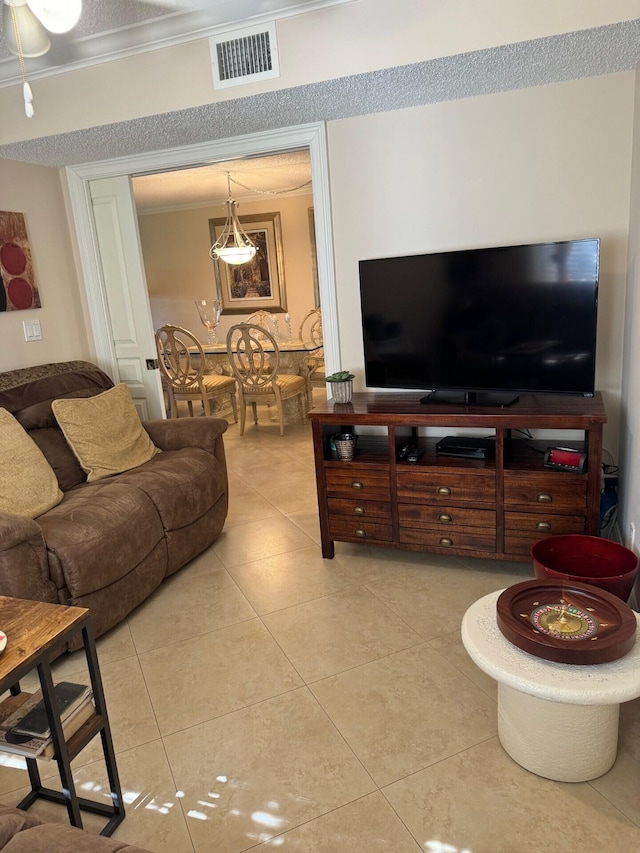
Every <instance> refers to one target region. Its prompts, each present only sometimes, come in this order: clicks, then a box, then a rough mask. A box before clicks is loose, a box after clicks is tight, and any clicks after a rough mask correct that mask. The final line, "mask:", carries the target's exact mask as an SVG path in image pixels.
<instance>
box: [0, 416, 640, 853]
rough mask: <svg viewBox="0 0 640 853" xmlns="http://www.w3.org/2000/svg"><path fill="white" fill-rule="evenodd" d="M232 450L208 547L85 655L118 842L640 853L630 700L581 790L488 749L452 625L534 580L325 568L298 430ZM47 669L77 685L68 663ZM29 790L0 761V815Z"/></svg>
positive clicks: (487, 725)
mask: <svg viewBox="0 0 640 853" xmlns="http://www.w3.org/2000/svg"><path fill="white" fill-rule="evenodd" d="M226 450H227V461H228V466H229V482H230V510H229V517H228V523H227V525H226V527H225V530H224V532H223V534H222V536H221V537H220V539H219V540H218V542H216V543H215V545H214V546H213V547H212V548H211V549H210V550H209V552H208V553H206V554H203V555H201V556H200V557H198V558H197V559H196V560H194V561H193V562H192V563H191V564H190V565H189V566H187V567H186V568H184V569H183V570H182V571H180V572H179V573H178V574H176V575H175V576H173V577H172V578H171V579H169V580H168V581H167V582H165V583H164V584H163V585H162V586H161V587H160V589H158V590H157V592H156V593H155V594H154V595H153V596H152V598H150V599H149V600H148V601H147V602H146V603H145V604H144V605H143V606H141V607H140V608H138V610H137V611H136V612H135V613H133V614H132V615H131V616H130V618H129V619H128V620H127V622H126V623H124V624H123V625H120V626H119V627H118V628H116V629H114V630H113V631H112V632H111V633H110V634H108V635H107V636H105V637H103V638H101V639H100V640H99V641H98V653H99V656H100V661H101V665H102V672H103V677H104V683H105V690H106V695H107V702H108V706H109V710H110V717H111V721H112V728H113V736H114V744H115V748H116V751H117V755H118V765H119V770H120V775H121V780H122V786H123V790H124V792H125V800H126V806H127V817H126V820H125V821H124V823H123V824H122V825H121V826H120V827H119V828H118V829H117V831H116V834H115V837H116V838H117V839H118V840H120V841H123V842H126V841H128V842H131V843H134V844H138V845H140V846H142V847H144V848H146V849H148V850H150V851H155V853H241V851H244V850H249V849H258V848H263V849H265V851H266V850H267V849H268V850H272V849H275V848H277V849H280V850H283V851H288V853H343V851H349V853H352V852H353V853H383V851H384V853H386V851H389V853H411V851H413V853H417V851H421V850H422V851H426V852H427V853H521V851H531V853H533V851H536V853H537V851H539V850H546V849H562V850H566V849H571V850H580V851H581V853H608V851H610V850H625V851H632V850H640V806H639V805H638V804H639V803H640V700H639V701H636V702H631V703H627V704H626V705H624V706H623V708H622V714H621V723H620V750H619V757H618V760H617V762H616V764H615V766H614V767H613V769H612V770H611V771H610V772H609V773H607V774H606V775H605V776H603V777H602V778H601V779H597V780H594V781H593V782H590V783H582V784H573V785H572V784H561V783H555V782H551V781H549V780H546V779H541V778H539V777H537V776H534V775H532V774H530V773H528V772H527V771H525V770H523V769H522V768H521V767H519V766H518V765H517V764H515V763H514V762H513V761H512V760H511V759H510V758H509V757H508V756H507V755H506V754H505V753H504V751H503V750H502V747H501V746H500V744H499V741H498V738H497V735H496V705H495V695H496V691H495V684H494V682H493V681H492V680H491V679H490V678H488V677H487V676H486V675H484V674H483V673H482V672H480V670H478V669H477V668H476V667H475V665H474V664H473V663H472V661H471V660H470V659H469V657H468V655H467V654H466V652H465V650H464V648H463V646H462V643H461V641H460V632H459V628H460V620H461V618H462V615H463V613H464V612H465V610H466V608H467V607H468V606H469V605H470V604H471V603H472V602H473V601H475V600H476V599H477V598H479V597H481V596H483V595H485V594H486V593H488V592H490V591H492V590H495V589H500V588H502V587H504V586H508V585H509V584H511V583H515V582H517V581H520V580H523V579H526V578H529V577H531V576H532V571H531V568H530V566H529V565H528V564H520V563H518V564H509V563H501V562H498V561H491V560H472V559H465V560H462V559H457V558H453V557H443V556H438V555H429V554H416V553H409V552H406V553H403V552H397V551H393V550H381V549H375V548H371V547H366V546H363V547H358V546H355V545H347V544H340V543H338V545H337V546H336V557H335V558H334V559H333V560H330V561H329V560H323V559H322V556H321V553H320V548H319V544H318V543H319V541H320V540H319V529H318V520H317V511H316V506H315V497H314V495H315V474H314V469H313V456H312V453H311V430H310V427H309V426H308V425H307V424H304V425H302V424H301V425H298V426H289V427H287V430H286V434H285V436H284V437H280V435H279V433H278V427H277V425H276V424H271V423H270V422H269V421H268V419H267V418H261V421H260V425H259V427H258V428H255V427H254V426H253V425H252V424H250V425H248V426H247V431H246V434H245V436H244V437H242V438H240V436H239V434H238V427H237V425H231V426H230V427H229V430H228V432H227V434H226ZM56 669H57V676H58V677H62V676H64V677H65V678H69V677H76V678H83V677H86V675H85V673H84V669H85V667H83V665H82V660H81V658H80V657H79V656H78V655H71V656H68V657H66V658H64V659H63V660H61V661H59V662H58V664H57V666H56ZM75 765H76V766H75V772H76V780H77V784H78V786H79V788H80V789H81V792H82V794H83V795H84V796H91V797H94V798H98V799H100V798H103V797H105V796H106V793H107V792H106V788H107V782H106V777H105V773H104V768H103V765H102V762H101V760H100V750H99V748H98V746H97V745H96V744H94V745H92V746H91V747H90V748H89V749H87V750H85V751H84V753H82V755H81V756H79V758H78V759H77V760H76V762H75ZM54 771H55V765H51V764H44V763H43V765H42V774H43V777H45V778H46V777H51V776H52V773H53V772H54ZM50 782H51V784H53V782H54V779H53V778H51V779H50ZM27 784H28V783H27V777H26V772H25V770H24V767H23V766H22V764H21V762H20V760H19V759H17V760H16V759H15V758H13V757H11V756H7V755H3V754H2V753H0V795H1V796H0V800H1V801H2V802H5V803H7V804H15V803H17V802H18V801H19V799H20V798H21V796H22V795H23V793H24V791H25V788H26V786H27ZM34 810H36V811H37V812H38V813H39V814H41V815H42V816H45V817H46V818H47V819H51V820H58V821H64V820H65V814H64V810H62V809H61V808H60V807H58V806H56V805H53V804H48V803H37V804H36V805H35V806H34ZM86 823H87V826H88V828H89V829H90V830H92V831H99V828H100V826H101V821H100V820H98V819H96V818H95V817H89V818H88V819H87V821H86Z"/></svg>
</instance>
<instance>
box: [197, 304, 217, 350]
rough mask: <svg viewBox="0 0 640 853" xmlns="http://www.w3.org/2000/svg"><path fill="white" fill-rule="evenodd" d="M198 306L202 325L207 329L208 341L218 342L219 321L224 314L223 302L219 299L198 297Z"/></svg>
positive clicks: (210, 342) (209, 342) (211, 342)
mask: <svg viewBox="0 0 640 853" xmlns="http://www.w3.org/2000/svg"><path fill="white" fill-rule="evenodd" d="M195 302H196V308H197V309H198V314H199V315H200V320H201V322H202V325H203V326H205V327H206V329H207V343H208V344H217V343H218V333H217V331H216V330H217V328H218V323H219V322H220V314H222V302H221V301H220V300H219V299H196V301H195Z"/></svg>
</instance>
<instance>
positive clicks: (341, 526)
mask: <svg viewBox="0 0 640 853" xmlns="http://www.w3.org/2000/svg"><path fill="white" fill-rule="evenodd" d="M329 535H330V536H331V537H332V538H333V539H344V538H345V537H347V538H349V539H362V540H365V539H374V540H376V541H378V542H391V540H392V539H393V528H392V527H391V524H384V523H383V522H382V520H380V521H375V520H371V519H367V518H352V517H351V516H348V515H330V516H329Z"/></svg>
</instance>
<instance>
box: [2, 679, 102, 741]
mask: <svg viewBox="0 0 640 853" xmlns="http://www.w3.org/2000/svg"><path fill="white" fill-rule="evenodd" d="M88 692H89V691H88V688H87V687H86V685H84V684H73V683H72V682H70V681H60V682H59V683H58V684H56V685H55V686H54V688H53V693H54V696H55V699H56V703H57V705H58V711H59V713H60V717H61V718H62V719H64V717H65V714H66V712H67V711H68V710H69V709H70V708H71V707H72V706H73V705H77V704H78V703H79V702H80V700H81V699H82V697H83V696H85V695H87V694H88ZM10 731H11V733H12V734H14V735H19V736H21V737H25V736H27V737H42V738H45V737H49V735H50V734H51V731H50V728H49V719H48V717H47V712H46V708H45V704H44V699H41V700H40V702H38V704H37V705H35V706H34V707H33V708H32V709H31V710H30V711H27V713H26V714H25V715H24V717H23V718H22V719H21V720H20V721H19V722H18V723H16V725H15V726H13V728H12V729H11V730H10Z"/></svg>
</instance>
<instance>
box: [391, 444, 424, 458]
mask: <svg viewBox="0 0 640 853" xmlns="http://www.w3.org/2000/svg"><path fill="white" fill-rule="evenodd" d="M423 455H424V450H421V449H420V448H419V447H418V445H417V444H403V445H402V447H401V448H400V449H399V450H398V457H397V458H398V462H417V461H418V459H420V457H421V456H423Z"/></svg>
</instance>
